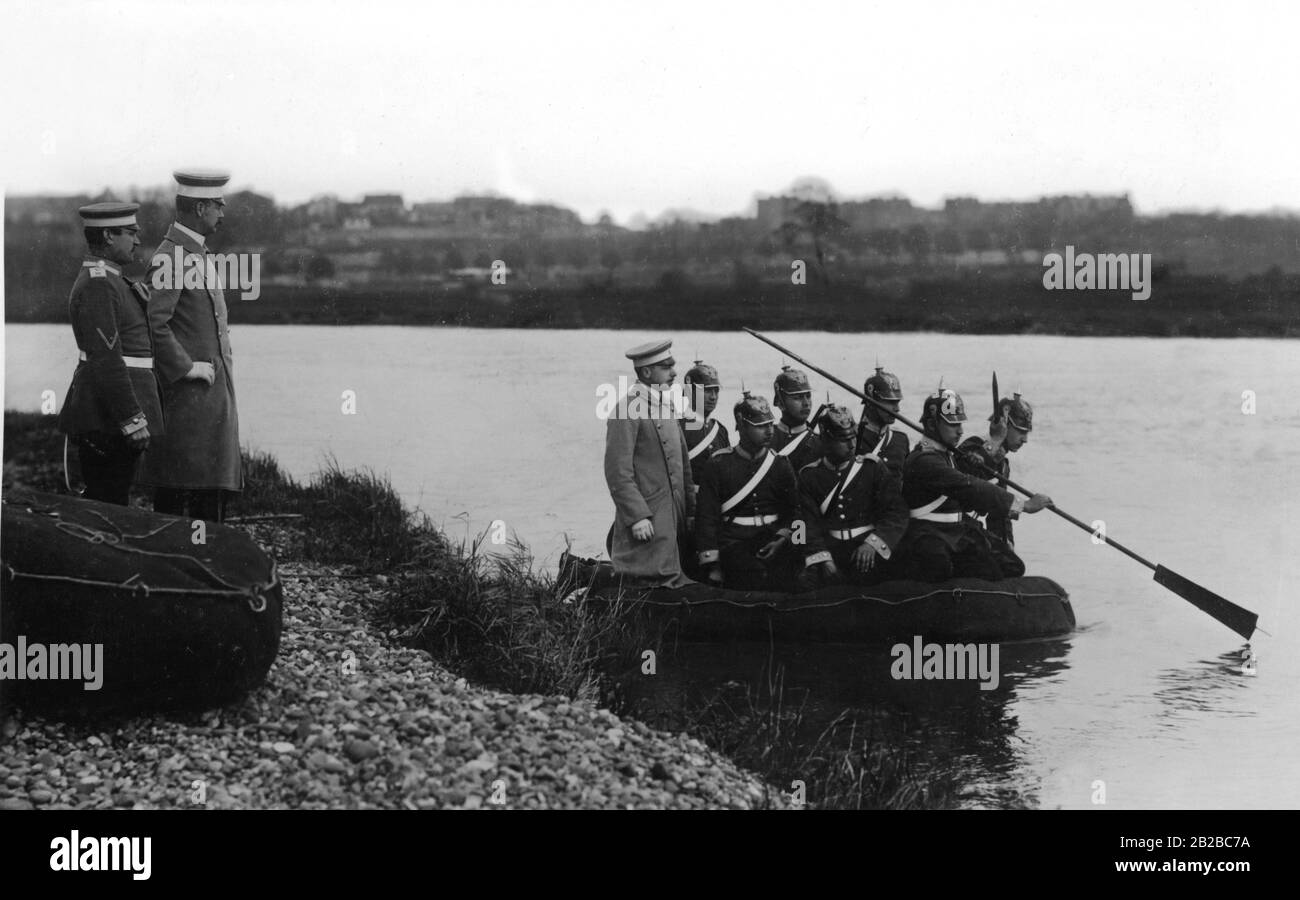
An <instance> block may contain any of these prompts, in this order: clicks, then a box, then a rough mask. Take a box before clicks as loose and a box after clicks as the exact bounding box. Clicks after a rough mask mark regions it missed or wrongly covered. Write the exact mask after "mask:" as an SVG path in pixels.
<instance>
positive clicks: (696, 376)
mask: <svg viewBox="0 0 1300 900" xmlns="http://www.w3.org/2000/svg"><path fill="white" fill-rule="evenodd" d="M683 381H684V382H685V383H686V384H698V385H703V386H704V387H721V386H722V382H721V381H719V380H718V370H717V369H715V368H713V366H711V365H709V364H708V363H706V362H704V361H703V360H700V359H697V360H696V361H695V365H693V366H691V367H690V369H688V370H687V372H686V377H685V378H684V379H683Z"/></svg>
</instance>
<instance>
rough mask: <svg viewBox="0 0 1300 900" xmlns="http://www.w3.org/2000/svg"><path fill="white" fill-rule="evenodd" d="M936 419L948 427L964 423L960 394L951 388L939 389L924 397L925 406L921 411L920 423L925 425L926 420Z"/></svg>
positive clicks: (964, 405)
mask: <svg viewBox="0 0 1300 900" xmlns="http://www.w3.org/2000/svg"><path fill="white" fill-rule="evenodd" d="M936 419H942V420H943V421H945V422H947V423H948V424H949V425H956V424H957V423H958V422H965V421H966V404H965V403H963V402H962V399H961V394H959V393H957V392H956V391H954V390H952V389H951V388H939V389H938V390H937V391H935V392H934V393H933V394H931V395H930V396H929V397H926V398H925V406H924V407H923V408H922V410H921V422H922V424H925V423H926V422H927V420H930V421H933V420H936Z"/></svg>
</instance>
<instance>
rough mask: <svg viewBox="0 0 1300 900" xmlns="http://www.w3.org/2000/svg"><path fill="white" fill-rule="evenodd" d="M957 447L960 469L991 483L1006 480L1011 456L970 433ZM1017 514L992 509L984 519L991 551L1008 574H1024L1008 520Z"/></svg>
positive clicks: (1008, 475) (1023, 567)
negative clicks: (993, 511)
mask: <svg viewBox="0 0 1300 900" xmlns="http://www.w3.org/2000/svg"><path fill="white" fill-rule="evenodd" d="M957 449H958V450H959V451H960V452H959V453H958V454H957V456H956V463H957V468H959V469H961V470H962V471H963V472H966V473H968V474H970V475H974V476H975V477H976V478H983V479H985V480H987V481H989V482H991V483H992V484H997V483H998V479H1004V480H1005V479H1008V478H1010V477H1011V459H1010V458H1009V457H1008V456H1007V454H1006V453H1005V452H1002V453H999V452H998V450H997V449H996V448H994V447H993V446H992V445H991V444H990V443H989V442H988V441H986V440H984V439H983V438H980V437H976V436H974V435H972V436H971V437H968V438H967V439H966V440H964V441H962V442H961V445H960V446H958V448H957ZM990 473H994V474H990ZM1017 518H1019V515H1018V514H1017V513H1015V512H1014V511H1012V512H1008V513H1007V514H1005V515H1003V514H1001V513H996V512H995V513H989V514H988V516H987V517H985V519H984V522H983V524H984V529H985V530H986V531H987V532H988V533H989V535H990V537H991V538H992V540H991V541H990V544H991V546H992V548H993V554H994V555H995V556H996V557H997V558H998V564H999V565H1000V566H1001V567H1002V572H1003V574H1004V575H1006V576H1007V577H1017V576H1020V575H1023V574H1025V564H1024V562H1023V561H1022V560H1021V559H1020V557H1019V556H1017V555H1016V552H1015V548H1016V545H1015V541H1014V538H1013V535H1012V528H1011V523H1012V521H1013V520H1015V519H1017Z"/></svg>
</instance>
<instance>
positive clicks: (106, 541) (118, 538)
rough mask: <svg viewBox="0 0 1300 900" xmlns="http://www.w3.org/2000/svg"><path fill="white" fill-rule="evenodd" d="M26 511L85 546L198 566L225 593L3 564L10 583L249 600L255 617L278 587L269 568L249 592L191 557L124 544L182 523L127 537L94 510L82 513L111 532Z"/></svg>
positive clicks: (273, 572) (172, 523) (138, 574)
mask: <svg viewBox="0 0 1300 900" xmlns="http://www.w3.org/2000/svg"><path fill="white" fill-rule="evenodd" d="M28 509H29V511H31V512H33V513H39V514H44V515H49V516H51V517H53V518H57V519H60V521H58V522H56V523H55V526H54V527H55V528H57V529H59V530H60V531H62V532H63V533H64V534H67V535H70V536H71V537H75V538H77V539H78V540H83V541H85V542H86V543H88V544H102V545H104V546H106V547H112V548H113V549H115V550H121V551H123V552H125V553H138V554H140V555H141V556H148V557H152V558H155V559H176V560H181V561H183V562H189V563H192V564H193V565H195V566H197V567H198V568H199V569H200V570H202V572H203V574H204V575H206V576H207V577H208V578H209V579H211V580H212V581H213V582H215V583H216V584H219V585H221V586H222V587H224V588H225V590H221V589H220V588H169V587H150V586H149V585H148V584H146V583H144V582H142V581H137V579H138V578H139V577H140V573H138V572H137V573H136V574H134V575H132V576H131V577H130V578H128V579H127V580H126V581H122V582H115V581H102V580H97V579H93V578H78V577H76V576H73V575H42V574H39V573H35V572H20V571H18V570H17V569H15V568H14V567H13V566H11V565H9V564H8V563H6V564H5V569H7V570H8V572H9V578H10V580H14V579H18V578H27V579H32V580H37V581H61V582H67V583H70V584H84V585H89V586H92V587H106V588H115V589H118V590H129V591H132V592H139V593H142V594H143V595H144V596H145V597H148V596H149V595H150V594H194V595H202V596H210V597H232V596H233V597H243V598H245V599H247V600H248V606H249V609H251V610H252V611H253V612H255V613H260V612H263V611H264V610H265V609H266V596H265V592H267V591H270V590H273V589H274V588H275V586H276V585H277V584H279V581H280V579H279V575H278V574H277V572H276V571H275V569H274V568H272V570H271V580H270V581H269V582H267V583H266V584H264V585H256V586H254V587H253V588H251V589H249V588H244V587H240V586H239V585H236V584H232V583H230V582H229V581H227V580H226V579H224V578H222V577H221V576H220V575H218V574H217V573H216V572H214V571H212V569H211V568H209V567H208V566H207V564H205V563H204V562H203V560H201V559H197V558H195V557H193V556H189V555H187V554H184V553H163V552H160V551H157V550H145V549H143V548H140V547H132V546H129V545H128V544H125V543H123V541H124V540H144V539H146V538H151V537H154V536H155V535H157V534H159V533H160V532H162V531H164V530H165V529H167V528H170V527H171V526H173V525H175V524H177V523H178V522H184V520H183V519H175V520H173V521H170V522H165V523H163V524H162V525H159V526H158V527H157V528H155V529H153V530H152V531H147V532H144V533H143V534H127V533H125V532H123V531H122V529H121V528H119V527H118V526H117V524H116V523H115V522H113V521H112V520H110V519H108V518H107V517H106V516H104V515H102V514H101V513H99V512H97V511H96V510H85V512H86V513H87V514H89V515H92V516H94V517H95V518H97V519H99V520H100V521H102V522H103V523H104V524H105V525H107V526H108V527H109V528H110V529H112V531H111V532H110V531H103V530H100V529H96V528H92V527H90V526H88V525H84V524H82V523H80V522H69V521H67V520H64V519H62V518H61V516H60V515H59V514H58V513H57V512H50V511H47V510H38V509H33V508H31V507H29V508H28Z"/></svg>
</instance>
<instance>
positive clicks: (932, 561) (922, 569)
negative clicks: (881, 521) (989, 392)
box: [899, 388, 1052, 582]
mask: <svg viewBox="0 0 1300 900" xmlns="http://www.w3.org/2000/svg"><path fill="white" fill-rule="evenodd" d="M964 421H966V406H965V404H964V403H963V402H962V399H961V397H960V395H958V394H957V392H956V391H953V390H948V389H946V388H940V389H939V390H937V391H936V392H935V393H934V394H932V395H930V396H929V397H927V398H926V400H925V406H924V408H923V410H922V412H921V427H922V428H923V429H924V437H922V438H921V441H920V443H918V444H917V445H916V447H915V448H914V449H913V450H912V452H911V453H910V454H908V457H907V463H906V465H905V466H904V469H903V499H904V500H905V501H906V502H907V506H908V510H909V513H908V514H909V516H910V519H911V520H910V522H909V523H908V526H907V533H906V534H904V535H903V541H902V544H901V545H900V546H899V555H900V557H901V560H900V563H901V571H900V572H899V574H901V575H902V576H903V577H905V578H910V579H915V580H917V581H930V582H937V581H947V580H948V579H949V578H984V579H988V580H992V581H996V580H998V579H1001V578H1003V577H1004V573H1003V571H1002V568H1001V566H1000V565H999V564H998V560H997V557H996V556H995V555H994V554H993V551H992V550H991V549H990V547H989V539H988V537H987V536H986V535H985V534H984V530H983V529H982V528H981V527H980V526H979V524H978V523H977V522H975V521H973V520H971V519H968V518H967V517H966V516H965V515H963V514H964V513H967V512H972V513H976V514H980V515H998V516H1007V515H1009V514H1011V513H1017V514H1018V513H1021V512H1028V513H1035V512H1038V511H1039V510H1040V509H1044V508H1046V507H1048V506H1050V505H1051V503H1052V501H1051V498H1050V497H1047V496H1045V495H1043V494H1034V495H1033V496H1032V497H1031V498H1029V499H1028V500H1021V499H1020V498H1018V497H1014V496H1012V495H1011V494H1010V493H1009V492H1007V491H1005V490H1003V489H1002V488H1000V487H996V486H995V485H992V484H990V483H989V482H987V481H985V480H983V479H982V478H976V477H974V476H972V475H968V474H966V473H965V472H963V471H961V470H960V469H958V468H957V466H956V462H955V461H954V458H953V453H952V451H950V450H949V449H948V447H955V446H956V445H957V442H958V441H960V440H961V431H962V429H961V423H962V422H964ZM945 445H947V446H945Z"/></svg>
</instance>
